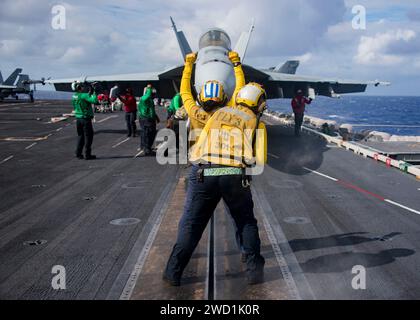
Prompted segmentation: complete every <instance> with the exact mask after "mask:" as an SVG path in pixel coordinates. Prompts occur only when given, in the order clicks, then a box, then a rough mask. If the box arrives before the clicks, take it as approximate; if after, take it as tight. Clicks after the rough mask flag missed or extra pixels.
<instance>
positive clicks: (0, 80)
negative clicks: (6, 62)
mask: <svg viewBox="0 0 420 320" xmlns="http://www.w3.org/2000/svg"><path fill="white" fill-rule="evenodd" d="M0 84H3V76H2V74H1V71H0Z"/></svg>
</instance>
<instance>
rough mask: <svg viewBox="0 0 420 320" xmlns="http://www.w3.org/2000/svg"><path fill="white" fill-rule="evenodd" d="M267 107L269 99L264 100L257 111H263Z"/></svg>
mask: <svg viewBox="0 0 420 320" xmlns="http://www.w3.org/2000/svg"><path fill="white" fill-rule="evenodd" d="M265 109H267V101H264V102H262V103H261V104H260V105H259V106H258V108H257V113H263V112H264V110H265Z"/></svg>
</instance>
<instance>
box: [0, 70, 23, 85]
mask: <svg viewBox="0 0 420 320" xmlns="http://www.w3.org/2000/svg"><path fill="white" fill-rule="evenodd" d="M21 72H22V69H20V68H17V69H16V70H15V71H13V72H12V74H11V75H10V76H9V77H8V78H7V79H6V81H5V82H4V83H3V84H4V85H6V86H13V85H14V84H15V81H16V79H17V77H18V75H19V74H20V73H21Z"/></svg>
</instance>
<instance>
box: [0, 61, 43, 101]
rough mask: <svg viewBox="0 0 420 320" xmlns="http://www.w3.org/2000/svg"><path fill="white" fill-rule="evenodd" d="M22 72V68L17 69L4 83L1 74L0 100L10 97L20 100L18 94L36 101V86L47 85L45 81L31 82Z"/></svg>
mask: <svg viewBox="0 0 420 320" xmlns="http://www.w3.org/2000/svg"><path fill="white" fill-rule="evenodd" d="M21 72H22V69H21V68H16V69H15V71H13V72H12V73H11V75H10V76H9V77H8V78H7V79H6V80H5V81H3V76H2V74H1V72H0V100H3V99H4V98H7V97H9V96H11V97H13V98H15V99H16V100H18V99H19V96H18V94H27V95H29V98H30V100H31V101H32V102H33V101H34V96H33V91H34V90H36V84H38V83H40V84H42V85H45V79H44V78H42V79H41V80H31V79H29V76H28V75H27V74H22V73H21ZM16 79H17V81H16ZM31 84H32V85H34V89H33V90H32V89H31Z"/></svg>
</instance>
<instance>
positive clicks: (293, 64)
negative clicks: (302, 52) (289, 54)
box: [274, 60, 300, 74]
mask: <svg viewBox="0 0 420 320" xmlns="http://www.w3.org/2000/svg"><path fill="white" fill-rule="evenodd" d="M299 63H300V62H299V61H298V60H289V61H286V62H285V63H284V64H282V65H278V66H277V67H276V68H274V71H276V72H279V73H286V74H296V70H297V68H298V67H299Z"/></svg>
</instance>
